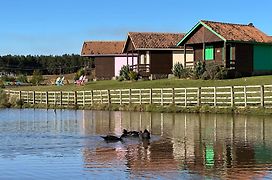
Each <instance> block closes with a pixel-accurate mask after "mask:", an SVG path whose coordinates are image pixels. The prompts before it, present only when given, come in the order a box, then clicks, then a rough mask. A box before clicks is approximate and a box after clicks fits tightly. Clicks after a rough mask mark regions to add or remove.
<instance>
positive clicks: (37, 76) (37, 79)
mask: <svg viewBox="0 0 272 180" xmlns="http://www.w3.org/2000/svg"><path fill="white" fill-rule="evenodd" d="M42 81H43V76H42V73H41V72H40V71H39V70H34V72H33V75H32V79H31V80H30V82H31V83H32V84H33V85H40V84H41V82H42Z"/></svg>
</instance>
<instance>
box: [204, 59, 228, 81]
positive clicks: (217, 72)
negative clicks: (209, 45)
mask: <svg viewBox="0 0 272 180" xmlns="http://www.w3.org/2000/svg"><path fill="white" fill-rule="evenodd" d="M227 77H228V71H227V69H225V68H223V67H222V66H220V65H218V64H215V63H210V64H207V65H206V71H205V72H204V73H203V75H202V77H201V78H202V79H204V80H207V79H211V80H213V79H226V78H227Z"/></svg>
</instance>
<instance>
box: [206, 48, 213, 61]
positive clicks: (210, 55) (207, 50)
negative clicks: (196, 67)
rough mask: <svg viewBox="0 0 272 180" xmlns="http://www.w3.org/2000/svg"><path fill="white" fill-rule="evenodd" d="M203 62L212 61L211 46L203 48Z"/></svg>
mask: <svg viewBox="0 0 272 180" xmlns="http://www.w3.org/2000/svg"><path fill="white" fill-rule="evenodd" d="M205 60H214V48H213V46H206V47H205Z"/></svg>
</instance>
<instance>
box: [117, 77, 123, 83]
mask: <svg viewBox="0 0 272 180" xmlns="http://www.w3.org/2000/svg"><path fill="white" fill-rule="evenodd" d="M117 80H118V81H120V82H121V81H124V80H125V79H124V77H123V76H119V77H118V78H117Z"/></svg>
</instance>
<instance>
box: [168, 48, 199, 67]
mask: <svg viewBox="0 0 272 180" xmlns="http://www.w3.org/2000/svg"><path fill="white" fill-rule="evenodd" d="M177 63H180V64H182V65H183V67H185V62H184V51H183V50H180V51H173V66H174V65H175V64H177ZM186 63H187V65H188V64H191V65H194V52H193V51H192V50H190V51H186Z"/></svg>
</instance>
